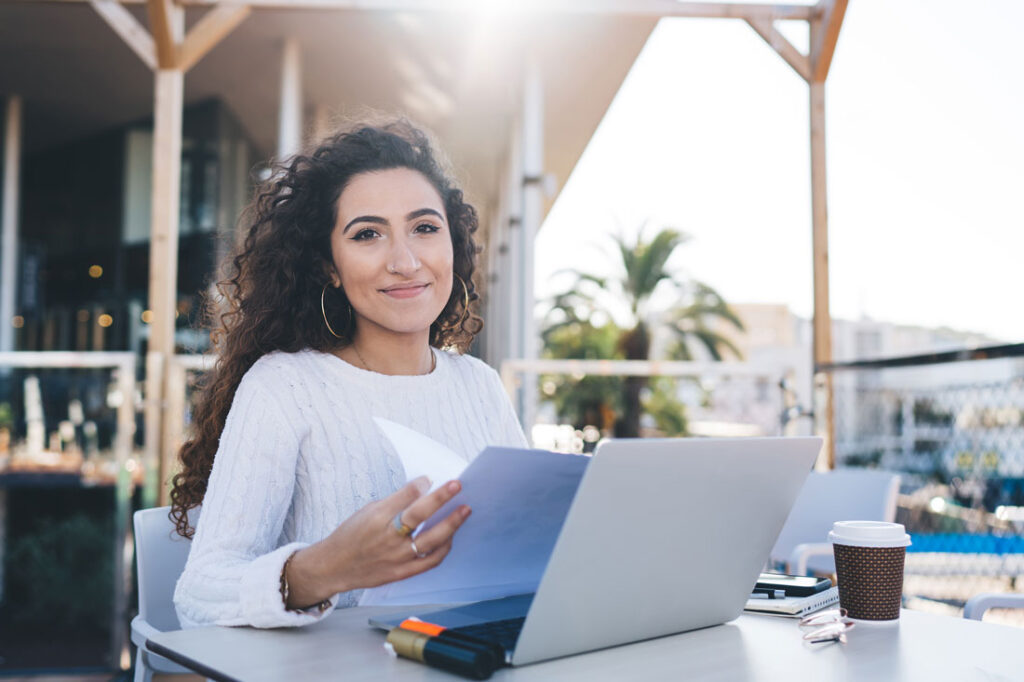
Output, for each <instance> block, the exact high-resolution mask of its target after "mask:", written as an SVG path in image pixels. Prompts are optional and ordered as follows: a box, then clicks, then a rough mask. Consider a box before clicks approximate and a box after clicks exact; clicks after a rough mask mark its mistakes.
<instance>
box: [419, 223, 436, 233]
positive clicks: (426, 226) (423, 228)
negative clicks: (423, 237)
mask: <svg viewBox="0 0 1024 682" xmlns="http://www.w3.org/2000/svg"><path fill="white" fill-rule="evenodd" d="M416 231H417V232H420V233H423V234H434V233H435V232H440V231H441V228H440V227H438V226H437V225H435V224H433V223H421V224H419V225H417V226H416Z"/></svg>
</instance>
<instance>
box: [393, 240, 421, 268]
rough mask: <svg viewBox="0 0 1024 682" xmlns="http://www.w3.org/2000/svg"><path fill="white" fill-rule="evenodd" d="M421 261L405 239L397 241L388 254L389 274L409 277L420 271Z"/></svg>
mask: <svg viewBox="0 0 1024 682" xmlns="http://www.w3.org/2000/svg"><path fill="white" fill-rule="evenodd" d="M420 266H421V263H420V259H419V258H418V257H417V256H416V252H415V251H414V250H413V248H412V246H411V245H410V244H409V243H408V242H407V241H405V240H404V239H396V240H395V241H394V242H393V245H392V247H391V251H390V252H389V253H388V265H387V267H388V272H390V273H391V274H394V275H403V276H405V277H409V276H410V275H412V274H413V273H414V272H416V271H417V270H419V269H420Z"/></svg>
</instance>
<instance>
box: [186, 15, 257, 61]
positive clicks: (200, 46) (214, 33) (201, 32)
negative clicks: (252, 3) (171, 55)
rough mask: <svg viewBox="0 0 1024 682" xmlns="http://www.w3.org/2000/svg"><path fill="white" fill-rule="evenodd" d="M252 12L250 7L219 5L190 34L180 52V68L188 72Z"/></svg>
mask: <svg viewBox="0 0 1024 682" xmlns="http://www.w3.org/2000/svg"><path fill="white" fill-rule="evenodd" d="M251 12H252V9H251V8H250V7H249V6H248V5H218V6H217V7H214V8H213V9H212V10H210V11H209V12H207V13H206V14H205V15H203V18H202V19H200V20H199V22H198V23H196V25H195V26H193V27H192V30H191V31H189V32H188V35H187V36H186V37H185V40H184V42H183V43H182V44H181V48H180V49H179V51H178V67H179V68H181V69H182V70H183V71H188V70H189V69H191V68H192V66H193V65H194V64H195V63H196V62H198V61H199V60H200V59H202V58H203V57H204V56H205V55H206V53H207V52H209V51H210V50H211V49H213V48H214V46H216V45H217V43H219V42H220V41H221V40H223V39H224V37H225V36H227V35H228V34H229V33H231V31H233V30H234V28H235V27H236V26H238V25H239V24H240V23H242V21H244V20H245V18H246V17H247V16H249V14H250V13H251Z"/></svg>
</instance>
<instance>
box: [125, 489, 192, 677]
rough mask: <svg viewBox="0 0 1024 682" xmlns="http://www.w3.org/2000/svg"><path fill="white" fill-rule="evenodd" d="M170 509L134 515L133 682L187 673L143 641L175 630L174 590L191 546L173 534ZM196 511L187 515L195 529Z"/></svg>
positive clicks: (152, 510)
mask: <svg viewBox="0 0 1024 682" xmlns="http://www.w3.org/2000/svg"><path fill="white" fill-rule="evenodd" d="M170 510H171V508H170V507H156V508H153V509H140V510H139V511H137V512H135V517H134V522H135V561H136V564H137V566H138V574H139V575H138V581H139V615H137V616H135V618H133V619H132V643H133V644H135V646H136V647H138V649H137V653H136V657H135V682H150V680H152V679H153V673H154V672H157V673H191V672H192V671H190V670H188V669H187V668H183V667H181V666H180V665H177V664H176V663H172V662H171V661H169V660H167V659H166V658H164V657H163V656H158V655H157V654H154V653H153V652H151V651H149V650H148V649H146V640H147V639H148V638H149V637H151V636H153V635H154V634H156V633H158V632H166V631H167V630H179V629H181V624H180V623H179V622H178V615H177V614H176V613H175V611H174V601H173V599H174V586H175V584H176V583H177V582H178V577H179V576H180V575H181V572H182V571H183V570H184V569H185V560H186V559H188V551H189V548H190V547H191V546H192V542H191V541H190V540H187V539H185V538H183V537H181V536H180V535H178V534H177V532H175V530H174V524H173V523H172V522H171V520H170V519H169V518H168V516H167V514H168V512H169V511H170ZM198 519H199V509H198V508H196V509H193V510H191V511H190V512H189V522H190V523H191V524H192V525H193V526H195V524H196V521H197V520H198Z"/></svg>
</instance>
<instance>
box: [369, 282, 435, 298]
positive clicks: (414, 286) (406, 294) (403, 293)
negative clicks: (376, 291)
mask: <svg viewBox="0 0 1024 682" xmlns="http://www.w3.org/2000/svg"><path fill="white" fill-rule="evenodd" d="M428 286H430V285H429V284H426V283H423V282H410V283H408V284H396V285H395V286H392V287H388V288H387V289H381V290H380V291H381V293H384V294H387V295H388V296H390V297H392V298H413V297H415V296H419V295H420V294H422V293H423V292H424V291H426V290H427V287H428Z"/></svg>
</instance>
